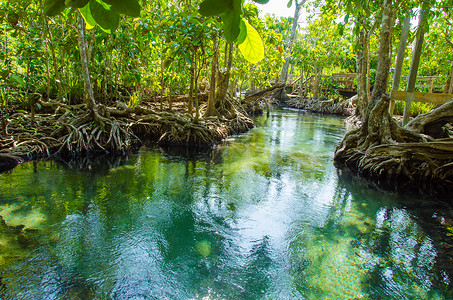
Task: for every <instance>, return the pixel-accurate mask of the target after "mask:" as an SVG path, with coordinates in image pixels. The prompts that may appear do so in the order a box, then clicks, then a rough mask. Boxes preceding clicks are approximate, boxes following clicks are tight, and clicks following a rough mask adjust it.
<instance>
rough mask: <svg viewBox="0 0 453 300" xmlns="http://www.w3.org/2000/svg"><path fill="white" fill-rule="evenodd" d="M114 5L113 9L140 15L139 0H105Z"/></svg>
mask: <svg viewBox="0 0 453 300" xmlns="http://www.w3.org/2000/svg"><path fill="white" fill-rule="evenodd" d="M104 2H105V3H108V4H110V5H112V10H114V11H116V12H117V13H120V14H125V15H128V16H131V17H140V9H141V8H140V4H139V3H138V0H104Z"/></svg>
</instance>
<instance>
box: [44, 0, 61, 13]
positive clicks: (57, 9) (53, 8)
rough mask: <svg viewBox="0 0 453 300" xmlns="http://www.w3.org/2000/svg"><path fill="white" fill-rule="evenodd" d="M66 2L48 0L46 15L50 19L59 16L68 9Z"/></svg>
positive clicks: (45, 8) (45, 3) (45, 6)
mask: <svg viewBox="0 0 453 300" xmlns="http://www.w3.org/2000/svg"><path fill="white" fill-rule="evenodd" d="M64 2H65V1H64V0H46V2H44V7H43V11H44V14H45V15H47V16H49V17H52V16H56V15H58V14H59V13H61V12H62V11H63V10H64V9H65V8H66V5H65V3H64Z"/></svg>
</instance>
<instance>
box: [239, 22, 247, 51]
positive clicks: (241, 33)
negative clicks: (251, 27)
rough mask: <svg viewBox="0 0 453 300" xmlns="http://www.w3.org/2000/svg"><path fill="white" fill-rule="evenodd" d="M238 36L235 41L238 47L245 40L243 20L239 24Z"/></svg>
mask: <svg viewBox="0 0 453 300" xmlns="http://www.w3.org/2000/svg"><path fill="white" fill-rule="evenodd" d="M239 30H240V31H239V36H238V40H237V44H238V45H240V44H242V43H243V42H244V41H245V38H246V37H247V25H245V22H244V20H243V19H241V23H240V24H239Z"/></svg>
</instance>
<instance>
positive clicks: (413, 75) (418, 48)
mask: <svg viewBox="0 0 453 300" xmlns="http://www.w3.org/2000/svg"><path fill="white" fill-rule="evenodd" d="M426 17H427V11H425V10H422V11H420V17H419V21H418V30H417V38H416V40H415V45H414V50H413V53H412V61H411V67H410V70H409V78H408V79H407V88H406V91H407V94H406V103H405V106H404V116H403V125H406V124H407V122H409V117H410V110H411V102H412V100H413V97H414V91H415V81H416V80H417V73H418V66H419V64H420V56H421V54H422V46H423V39H424V34H425V32H424V29H423V22H424V20H425V19H426Z"/></svg>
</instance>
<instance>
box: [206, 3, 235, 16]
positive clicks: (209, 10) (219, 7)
mask: <svg viewBox="0 0 453 300" xmlns="http://www.w3.org/2000/svg"><path fill="white" fill-rule="evenodd" d="M231 7H232V3H231V0H205V1H203V2H201V4H200V9H199V10H198V12H199V13H200V14H201V15H203V16H205V17H210V16H215V15H219V14H221V13H223V12H224V11H226V10H227V9H228V8H231Z"/></svg>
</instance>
